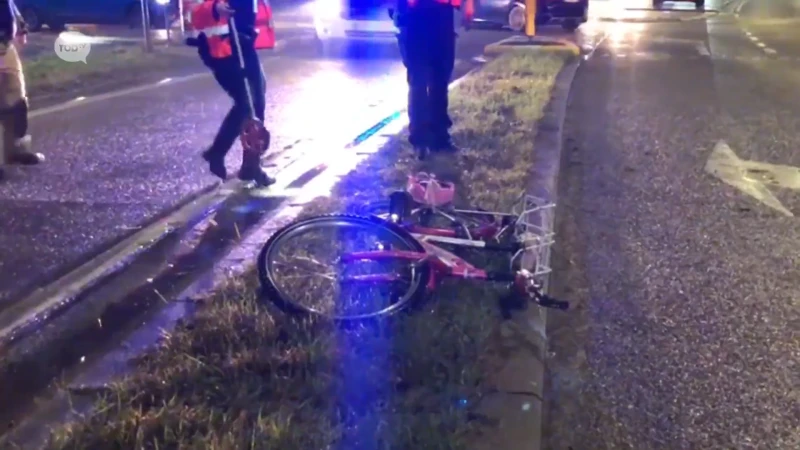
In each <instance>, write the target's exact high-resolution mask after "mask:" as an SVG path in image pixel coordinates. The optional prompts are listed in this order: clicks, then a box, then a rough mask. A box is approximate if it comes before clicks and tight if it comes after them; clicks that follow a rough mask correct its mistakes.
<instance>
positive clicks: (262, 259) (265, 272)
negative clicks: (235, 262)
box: [257, 214, 431, 322]
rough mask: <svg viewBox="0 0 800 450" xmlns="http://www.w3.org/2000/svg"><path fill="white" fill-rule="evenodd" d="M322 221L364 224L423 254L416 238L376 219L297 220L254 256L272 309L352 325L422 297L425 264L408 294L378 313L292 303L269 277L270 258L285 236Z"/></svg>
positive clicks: (427, 274)
mask: <svg viewBox="0 0 800 450" xmlns="http://www.w3.org/2000/svg"><path fill="white" fill-rule="evenodd" d="M326 222H329V223H330V222H340V223H349V224H351V225H364V226H367V227H379V228H383V229H384V230H386V231H388V232H390V233H391V234H392V235H394V237H396V238H398V241H399V242H401V243H402V245H404V246H405V247H406V248H404V249H402V250H405V251H411V252H418V253H424V252H425V249H424V247H423V246H422V245H421V244H420V243H419V242H418V241H417V240H416V239H414V237H413V236H411V234H410V233H409V232H408V231H406V230H404V229H403V228H402V227H400V226H397V225H395V224H393V223H390V222H386V221H384V220H382V219H380V218H378V217H363V216H358V215H353V214H326V215H319V216H314V217H309V218H305V219H300V220H297V221H294V222H292V223H290V224H288V225H286V226H284V227H282V228H281V229H279V230H278V231H276V232H275V233H274V234H273V235H272V236H271V237H270V238H269V239H268V240H267V242H266V243H265V244H264V246H263V247H262V248H261V252H260V253H259V255H258V261H257V267H258V279H259V282H260V284H261V289H262V294H263V295H262V297H266V298H267V299H269V300H270V301H271V302H272V303H273V304H274V305H275V306H276V307H278V309H280V310H281V311H283V312H285V313H287V314H291V315H305V316H309V315H316V316H323V317H326V318H328V319H331V320H334V321H336V322H353V321H361V320H368V319H374V318H378V317H384V316H389V315H392V314H396V313H398V312H400V311H402V310H404V309H406V308H407V307H409V306H411V305H412V304H413V303H415V302H416V301H417V300H419V299H420V298H421V297H422V296H423V294H425V292H426V290H427V286H428V281H429V279H430V277H431V269H430V267H429V266H427V265H425V266H423V267H421V269H420V270H418V271H416V272H415V280H414V281H413V282H412V287H411V289H410V290H409V293H407V295H406V296H405V297H404V298H403V299H401V300H400V301H398V302H395V303H393V304H391V305H390V306H389V307H386V308H384V309H382V310H380V311H376V312H373V313H369V314H359V315H353V316H335V315H327V314H321V313H320V312H319V311H315V310H313V309H311V308H307V307H305V306H303V305H300V304H299V303H297V302H295V301H294V300H293V299H291V298H288V297H287V296H286V295H285V293H283V292H282V291H281V289H280V288H279V287H278V284H277V283H276V280H275V278H274V277H273V272H272V270H270V266H271V260H270V257H271V255H272V253H273V252H274V251H275V249H276V248H280V244H281V242H282V240H283V239H285V238H286V237H290V236H291V235H292V234H293V233H294V232H295V231H296V230H298V229H302V228H307V227H315V226H317V227H318V226H320V225H322V224H324V223H326ZM398 250H399V249H398Z"/></svg>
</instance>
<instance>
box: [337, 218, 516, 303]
mask: <svg viewBox="0 0 800 450" xmlns="http://www.w3.org/2000/svg"><path fill="white" fill-rule="evenodd" d="M444 231H447V230H444ZM413 236H414V238H416V239H417V240H418V241H419V243H420V244H421V245H422V247H423V248H424V249H425V251H424V252H409V251H396V250H388V251H387V250H369V251H362V252H350V253H345V254H343V255H342V257H341V262H343V263H348V262H355V261H386V260H401V261H408V262H409V263H410V265H411V266H412V267H415V268H419V267H421V266H422V265H423V264H426V263H427V264H429V270H431V277H430V279H429V281H428V286H427V288H428V289H429V290H432V289H434V288H435V287H436V284H437V283H438V282H439V281H440V280H441V279H442V278H446V277H453V278H462V279H473V280H486V281H499V282H513V281H514V280H515V278H516V275H515V274H514V273H503V272H488V271H486V270H484V269H480V268H477V267H475V266H474V265H472V264H470V263H468V262H467V261H464V259H462V258H459V257H458V256H456V255H454V254H453V253H451V252H449V251H447V250H445V249H443V248H441V247H439V246H437V245H435V244H432V243H431V242H429V241H435V240H440V241H441V240H442V239H447V241H448V243H451V244H456V245H463V246H465V247H475V248H481V247H484V245H485V244H486V243H485V242H482V241H472V240H468V239H455V238H442V237H440V236H434V235H430V236H428V235H418V234H416V235H413ZM481 244H484V245H481ZM396 280H397V276H393V275H389V274H374V275H353V276H349V277H347V281H353V282H364V283H374V282H391V281H396Z"/></svg>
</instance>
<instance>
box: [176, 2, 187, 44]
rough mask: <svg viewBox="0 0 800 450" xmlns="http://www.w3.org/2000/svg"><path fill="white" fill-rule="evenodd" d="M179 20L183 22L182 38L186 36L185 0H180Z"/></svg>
mask: <svg viewBox="0 0 800 450" xmlns="http://www.w3.org/2000/svg"><path fill="white" fill-rule="evenodd" d="M178 22H180V24H181V40H183V39H184V38H185V37H186V18H185V17H184V16H183V0H178Z"/></svg>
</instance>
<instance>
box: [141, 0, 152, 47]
mask: <svg viewBox="0 0 800 450" xmlns="http://www.w3.org/2000/svg"><path fill="white" fill-rule="evenodd" d="M148 3H149V1H148V0H141V1H140V4H141V5H142V32H143V33H144V51H145V52H147V53H152V52H153V40H152V39H151V36H150V8H149V7H148V6H149V5H148Z"/></svg>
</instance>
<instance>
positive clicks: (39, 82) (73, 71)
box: [23, 45, 203, 97]
mask: <svg viewBox="0 0 800 450" xmlns="http://www.w3.org/2000/svg"><path fill="white" fill-rule="evenodd" d="M23 64H24V69H25V82H26V85H27V89H28V94H29V95H30V96H31V97H46V96H51V95H57V94H63V93H68V92H73V91H81V92H82V93H83V92H86V93H94V92H96V91H97V92H99V91H104V90H109V89H114V88H117V87H120V86H126V85H132V84H135V83H141V82H146V81H151V80H154V79H157V78H159V77H163V76H166V75H167V74H170V73H176V72H178V73H180V72H181V71H200V70H202V69H203V66H202V64H201V63H200V61H199V58H198V57H197V55H196V54H195V52H193V51H191V50H190V49H188V48H181V47H179V46H175V47H159V48H156V49H154V51H153V52H152V53H145V52H144V50H143V49H142V48H141V47H140V46H138V45H102V46H95V47H94V48H92V51H91V53H89V56H88V58H87V62H86V64H84V63H81V62H67V61H63V60H61V59H59V58H58V57H57V56H56V55H55V54H53V52H52V51H48V52H42V53H41V54H37V55H35V56H33V57H31V58H25V56H24V53H23Z"/></svg>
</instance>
